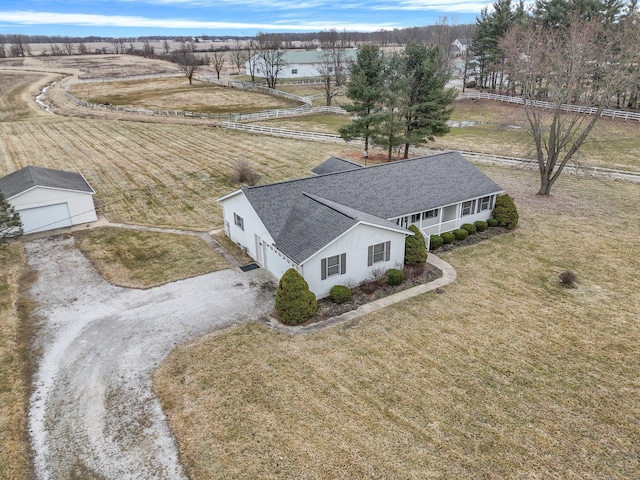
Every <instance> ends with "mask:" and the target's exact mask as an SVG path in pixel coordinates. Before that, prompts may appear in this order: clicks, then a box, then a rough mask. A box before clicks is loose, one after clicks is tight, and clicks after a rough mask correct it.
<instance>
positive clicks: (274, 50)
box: [254, 33, 285, 89]
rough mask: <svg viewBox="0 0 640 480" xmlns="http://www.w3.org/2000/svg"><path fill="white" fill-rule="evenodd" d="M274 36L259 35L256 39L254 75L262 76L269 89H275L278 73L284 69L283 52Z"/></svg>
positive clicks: (278, 39)
mask: <svg viewBox="0 0 640 480" xmlns="http://www.w3.org/2000/svg"><path fill="white" fill-rule="evenodd" d="M281 46H282V44H281V41H280V38H279V37H278V36H276V35H270V34H263V33H259V34H258V35H257V38H256V56H254V62H256V61H257V63H258V65H257V67H256V73H260V74H262V75H264V78H265V80H266V81H267V86H268V87H269V88H273V89H275V88H276V85H277V83H278V78H279V76H280V73H281V72H282V70H283V69H284V65H285V64H284V53H285V52H284V50H282V48H281Z"/></svg>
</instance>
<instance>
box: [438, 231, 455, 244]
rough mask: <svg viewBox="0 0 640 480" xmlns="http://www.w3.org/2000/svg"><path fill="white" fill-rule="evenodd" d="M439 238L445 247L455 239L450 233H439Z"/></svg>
mask: <svg viewBox="0 0 640 480" xmlns="http://www.w3.org/2000/svg"><path fill="white" fill-rule="evenodd" d="M440 236H441V237H442V242H443V243H444V244H445V245H449V244H450V243H453V241H454V240H455V239H456V236H455V235H454V234H453V233H451V232H444V233H441V234H440Z"/></svg>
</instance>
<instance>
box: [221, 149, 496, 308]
mask: <svg viewBox="0 0 640 480" xmlns="http://www.w3.org/2000/svg"><path fill="white" fill-rule="evenodd" d="M320 167H322V168H320V169H319V170H318V168H319V167H316V168H315V169H314V171H315V173H316V175H315V176H312V177H306V178H301V179H296V180H290V181H285V182H278V183H273V184H269V185H259V186H254V187H247V188H243V189H240V190H236V191H235V192H233V193H230V194H229V195H226V196H224V197H222V198H220V199H218V201H219V202H220V203H221V204H222V208H223V216H224V224H225V231H226V233H227V235H228V236H229V237H230V238H231V239H232V240H233V241H235V242H236V243H237V244H238V245H240V246H241V247H242V248H243V249H244V250H245V251H246V252H247V253H248V254H249V255H250V256H251V257H252V258H254V259H255V260H256V262H257V263H259V264H260V265H261V266H263V267H264V268H266V269H267V270H269V271H270V272H271V273H273V274H274V275H275V276H276V277H277V278H280V277H281V276H282V275H283V274H284V272H285V271H286V270H288V269H289V268H295V269H296V270H297V271H298V272H299V273H300V274H301V275H302V276H303V277H304V278H305V280H306V281H307V283H308V284H309V288H310V289H311V291H312V292H314V293H315V294H316V296H317V297H319V298H322V297H325V296H327V295H328V294H329V290H330V289H331V287H332V286H334V285H357V284H360V283H362V282H363V281H366V280H368V279H369V278H370V277H371V275H372V272H373V270H379V269H383V270H387V269H389V268H398V267H399V268H402V265H403V261H404V245H405V237H406V236H407V235H412V233H411V232H410V231H409V230H407V227H408V226H409V225H411V224H415V225H416V226H417V227H418V228H419V229H420V230H421V231H422V232H423V234H424V235H425V236H428V235H432V234H438V233H442V232H446V231H451V230H454V229H456V228H459V227H460V225H462V224H463V223H473V222H475V221H477V220H486V219H487V218H489V217H490V216H491V212H492V210H493V205H494V203H495V198H496V196H497V195H499V194H501V193H503V192H504V190H503V189H502V187H500V186H499V185H498V184H496V183H495V182H494V181H493V180H491V179H490V178H489V177H487V176H486V175H484V174H483V173H482V172H481V171H480V170H478V169H477V168H476V167H475V166H474V165H473V164H471V163H470V162H469V161H468V160H467V159H465V158H464V157H463V156H462V155H461V154H460V153H458V152H446V153H441V154H438V155H433V156H428V157H420V158H413V159H409V160H402V161H396V162H391V163H384V164H381V165H374V166H370V167H361V166H359V165H357V164H353V163H351V162H348V161H346V160H342V159H337V158H336V157H332V158H330V159H329V160H327V161H326V162H324V163H323V164H322V165H321V166H320ZM318 172H320V173H318ZM323 172H324V173H323Z"/></svg>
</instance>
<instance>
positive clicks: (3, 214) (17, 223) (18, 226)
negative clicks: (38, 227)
mask: <svg viewBox="0 0 640 480" xmlns="http://www.w3.org/2000/svg"><path fill="white" fill-rule="evenodd" d="M23 233H24V231H23V229H22V220H21V219H20V214H19V213H18V212H16V210H15V208H14V207H13V205H11V204H10V203H9V202H8V201H7V199H6V198H4V194H3V193H2V191H0V242H2V241H4V240H5V239H7V238H12V237H19V236H20V235H22V234H23Z"/></svg>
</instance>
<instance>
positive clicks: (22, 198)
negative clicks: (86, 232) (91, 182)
mask: <svg viewBox="0 0 640 480" xmlns="http://www.w3.org/2000/svg"><path fill="white" fill-rule="evenodd" d="M9 202H10V203H11V204H12V205H13V206H14V207H15V209H16V210H17V211H18V212H19V211H20V210H26V209H28V208H36V207H43V206H47V205H54V204H57V203H66V204H67V207H68V208H69V215H70V216H71V223H72V224H73V225H78V224H81V223H88V222H95V221H96V220H97V219H98V217H97V215H96V210H95V206H94V204H93V194H91V193H88V192H76V191H72V190H63V189H57V188H49V187H35V188H32V189H31V190H28V191H26V192H24V193H20V194H18V195H16V196H14V197H12V198H11V199H9Z"/></svg>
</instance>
